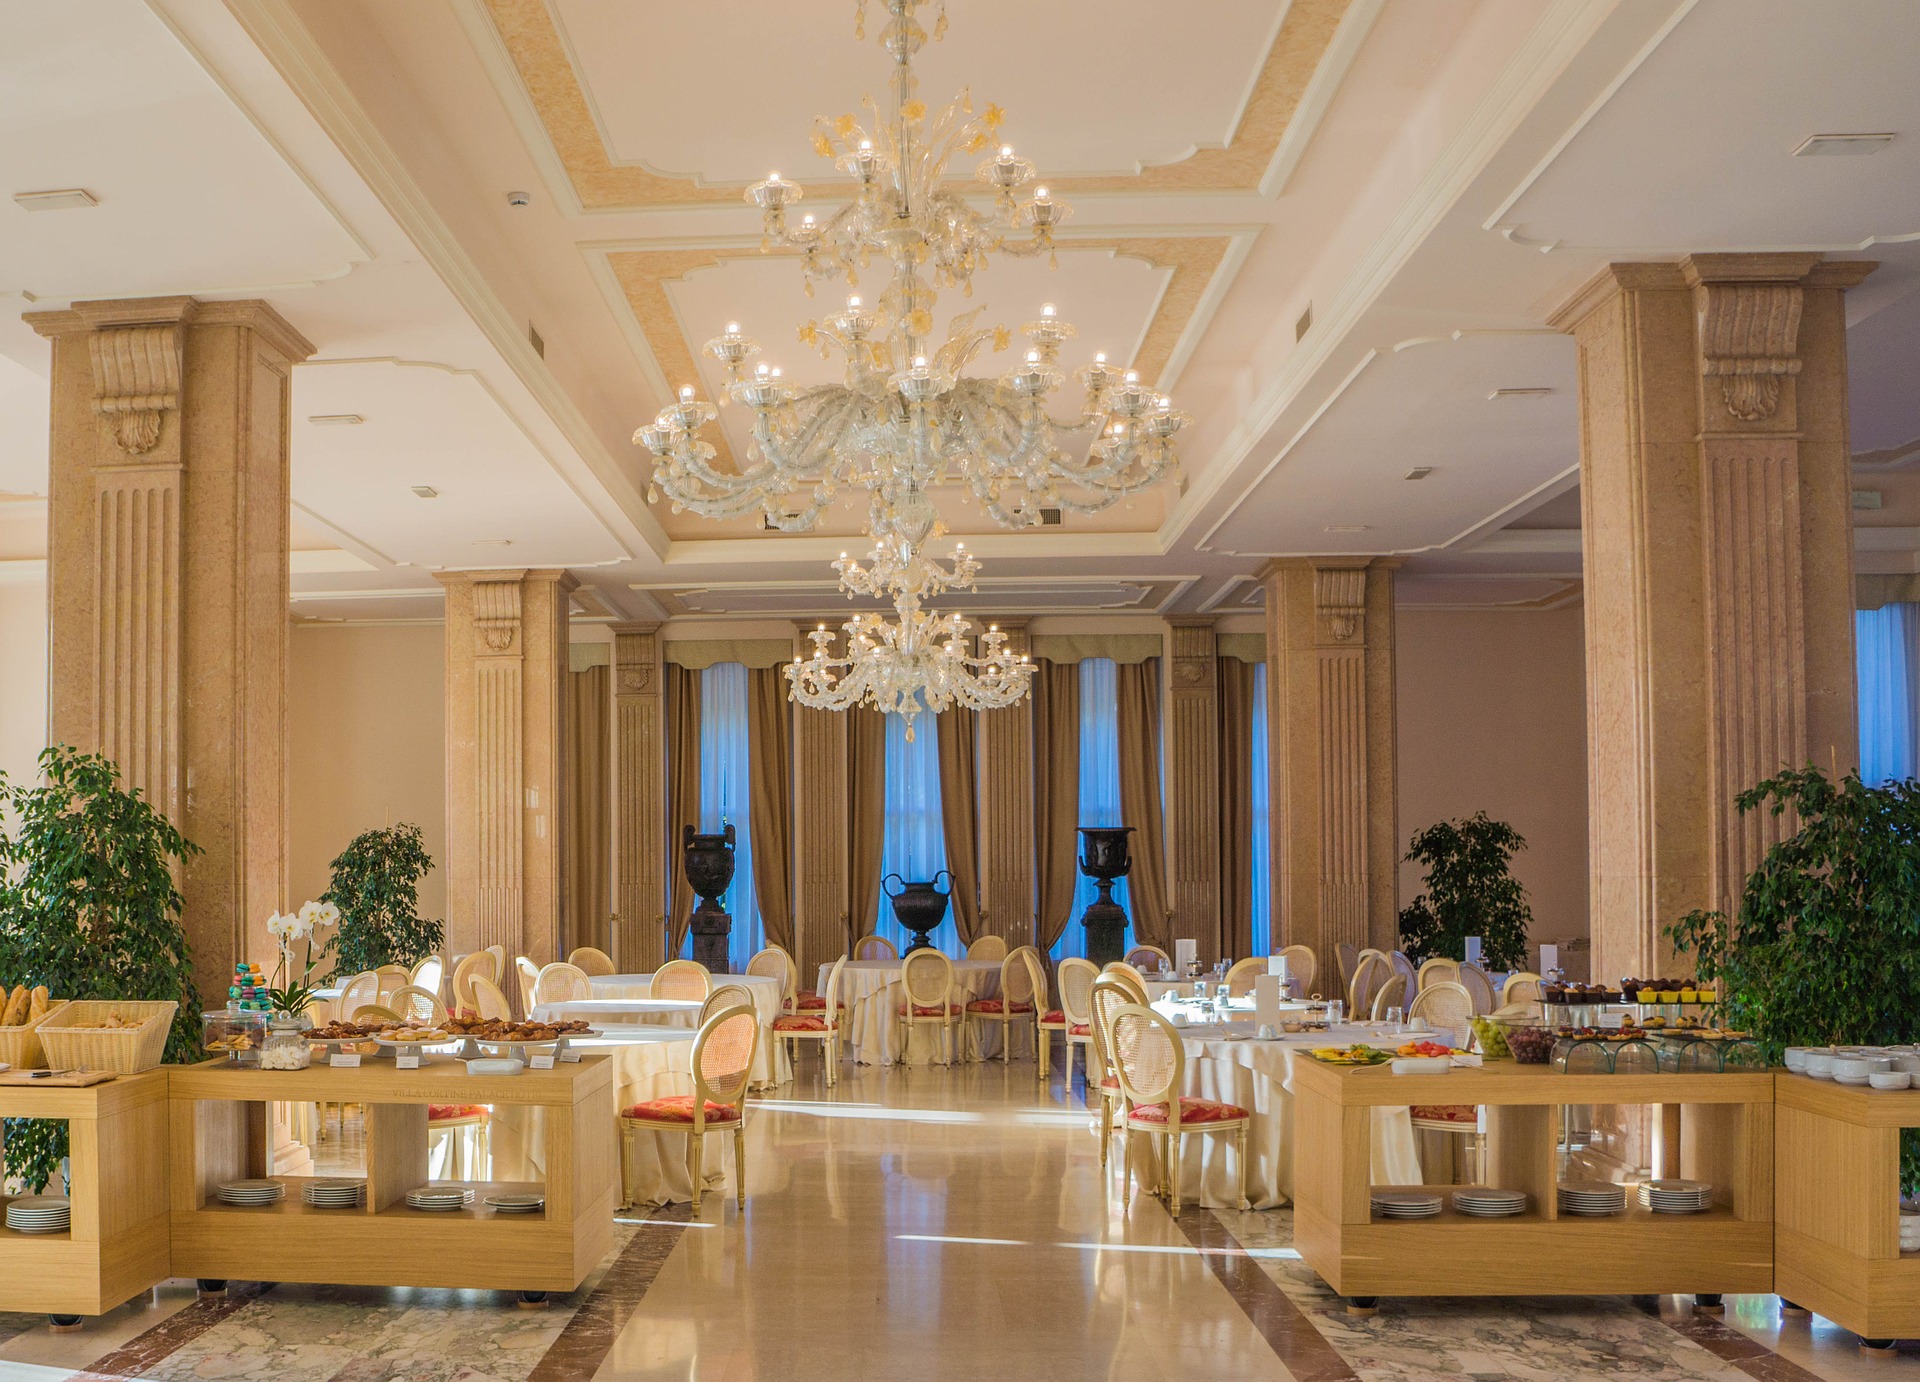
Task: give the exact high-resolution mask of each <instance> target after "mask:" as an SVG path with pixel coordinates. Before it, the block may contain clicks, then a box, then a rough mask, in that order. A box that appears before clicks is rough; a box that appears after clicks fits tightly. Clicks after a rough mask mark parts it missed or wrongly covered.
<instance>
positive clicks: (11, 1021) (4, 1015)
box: [0, 984, 53, 1027]
mask: <svg viewBox="0 0 1920 1382" xmlns="http://www.w3.org/2000/svg"><path fill="white" fill-rule="evenodd" d="M52 1006H53V999H52V998H50V997H48V995H47V986H46V985H45V984H41V985H40V986H38V987H37V988H31V989H30V988H28V987H27V986H26V985H25V984H16V985H14V988H13V992H12V993H10V994H8V995H7V1002H6V1007H5V1009H4V1010H0V1027H20V1026H24V1025H25V1024H27V1023H29V1022H38V1021H39V1020H40V1019H41V1018H43V1017H45V1016H46V1015H47V1010H48V1009H49V1008H51V1007H52Z"/></svg>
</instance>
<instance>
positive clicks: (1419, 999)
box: [1407, 979, 1473, 1040]
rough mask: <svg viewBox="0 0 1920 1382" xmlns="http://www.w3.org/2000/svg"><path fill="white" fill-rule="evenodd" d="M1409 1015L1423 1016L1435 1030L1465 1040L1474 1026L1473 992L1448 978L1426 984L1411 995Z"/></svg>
mask: <svg viewBox="0 0 1920 1382" xmlns="http://www.w3.org/2000/svg"><path fill="white" fill-rule="evenodd" d="M1407 1016H1408V1017H1422V1018H1425V1019H1426V1020H1427V1022H1428V1023H1430V1024H1431V1025H1432V1026H1433V1027H1435V1028H1436V1029H1439V1028H1444V1029H1446V1030H1447V1031H1448V1032H1451V1033H1452V1034H1453V1035H1454V1036H1456V1037H1458V1038H1460V1039H1462V1040H1465V1038H1466V1035H1467V1033H1468V1032H1469V1031H1471V1030H1472V1028H1473V995H1472V994H1470V993H1468V992H1467V990H1466V988H1465V987H1464V986H1463V985H1460V984H1456V983H1454V982H1453V981H1452V980H1451V979H1441V980H1439V981H1437V982H1435V983H1431V984H1428V985H1427V986H1426V987H1425V988H1423V989H1421V990H1420V992H1418V993H1416V994H1415V995H1414V996H1413V1002H1412V1003H1411V1004H1410V1005H1409V1006H1408V1008H1407Z"/></svg>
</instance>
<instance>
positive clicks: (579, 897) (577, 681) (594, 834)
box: [553, 667, 613, 960]
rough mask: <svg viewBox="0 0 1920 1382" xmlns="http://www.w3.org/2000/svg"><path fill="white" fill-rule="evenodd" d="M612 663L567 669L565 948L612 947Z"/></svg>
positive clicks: (563, 916) (602, 948)
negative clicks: (609, 705) (609, 711)
mask: <svg viewBox="0 0 1920 1382" xmlns="http://www.w3.org/2000/svg"><path fill="white" fill-rule="evenodd" d="M610 670H611V669H610V668H607V667H589V668H587V669H586V670H585V671H582V672H569V673H568V674H567V698H568V704H567V836H566V839H565V840H563V841H562V842H561V844H562V855H563V858H564V859H565V872H564V874H563V875H562V878H561V886H562V890H563V891H562V894H561V930H560V934H561V937H562V940H561V947H560V949H561V953H560V954H559V955H555V956H554V957H553V958H554V959H556V960H558V959H563V958H565V956H566V955H567V954H568V953H570V952H571V951H572V950H573V949H574V948H575V947H576V946H582V945H591V946H595V947H597V948H598V949H601V950H608V949H609V948H610V947H611V945H612V943H613V937H612V934H611V931H612V928H611V927H610V926H609V925H608V919H609V917H610V915H611V913H612V911H613V858H612V854H613V837H612V833H611V826H610V822H609V820H608V815H609V813H608V810H607V791H608V763H609V757H610V742H609V739H608V730H609V728H610V725H609V720H610V717H609V716H608V714H607V694H608V691H607V686H608V673H609V672H610Z"/></svg>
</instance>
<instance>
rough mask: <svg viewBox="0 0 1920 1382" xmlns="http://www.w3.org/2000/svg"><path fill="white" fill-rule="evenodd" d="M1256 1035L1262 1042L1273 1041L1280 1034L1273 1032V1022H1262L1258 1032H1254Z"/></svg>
mask: <svg viewBox="0 0 1920 1382" xmlns="http://www.w3.org/2000/svg"><path fill="white" fill-rule="evenodd" d="M1254 1035H1255V1036H1257V1037H1259V1038H1260V1040H1262V1041H1272V1040H1273V1039H1274V1038H1275V1037H1277V1036H1279V1035H1280V1034H1279V1033H1278V1032H1276V1031H1274V1030H1273V1024H1272V1023H1271V1022H1262V1023H1261V1024H1260V1026H1259V1028H1258V1030H1256V1031H1255V1032H1254Z"/></svg>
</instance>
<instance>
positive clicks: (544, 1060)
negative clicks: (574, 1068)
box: [527, 1052, 553, 1070]
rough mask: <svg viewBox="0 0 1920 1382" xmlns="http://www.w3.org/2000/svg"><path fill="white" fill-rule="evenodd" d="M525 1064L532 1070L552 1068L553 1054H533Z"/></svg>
mask: <svg viewBox="0 0 1920 1382" xmlns="http://www.w3.org/2000/svg"><path fill="white" fill-rule="evenodd" d="M527 1065H528V1066H529V1067H530V1068H532V1069H534V1070H551V1069H553V1054H552V1053H551V1052H549V1053H547V1054H546V1055H544V1056H535V1057H534V1058H533V1059H532V1060H530V1061H528V1062H527Z"/></svg>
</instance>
